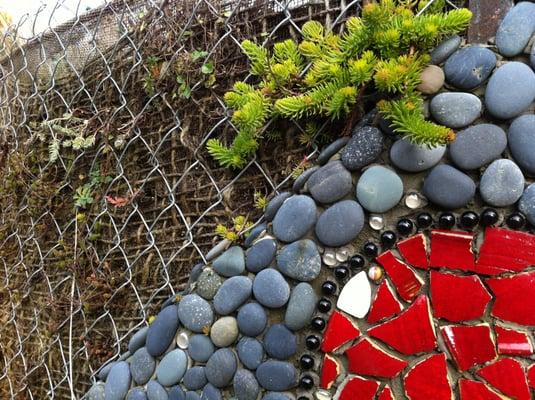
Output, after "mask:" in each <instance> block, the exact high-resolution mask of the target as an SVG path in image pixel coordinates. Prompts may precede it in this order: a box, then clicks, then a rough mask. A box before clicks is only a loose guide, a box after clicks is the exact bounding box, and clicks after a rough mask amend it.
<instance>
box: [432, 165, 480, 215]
mask: <svg viewBox="0 0 535 400" xmlns="http://www.w3.org/2000/svg"><path fill="white" fill-rule="evenodd" d="M475 192H476V185H475V183H474V181H473V180H472V179H471V178H470V177H469V176H468V175H466V174H464V173H462V172H461V171H459V170H458V169H455V168H453V167H451V166H449V165H437V166H436V167H435V168H433V169H432V170H431V172H430V173H429V175H428V176H427V178H425V181H424V186H423V193H424V195H425V196H427V198H428V199H429V200H431V201H432V202H433V203H435V204H437V205H439V206H441V207H444V208H445V209H448V210H449V209H455V208H461V207H464V206H466V205H467V204H468V203H469V202H470V200H472V198H473V197H474V194H475Z"/></svg>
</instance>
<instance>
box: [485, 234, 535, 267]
mask: <svg viewBox="0 0 535 400" xmlns="http://www.w3.org/2000/svg"><path fill="white" fill-rule="evenodd" d="M534 264H535V235H532V234H529V233H525V232H518V231H512V230H509V229H503V228H487V229H486V230H485V241H484V242H483V245H482V246H481V248H480V249H479V258H478V260H477V267H476V271H477V272H479V273H481V274H486V275H498V274H501V273H503V272H508V271H513V272H521V271H523V270H524V269H526V268H527V267H529V266H530V265H534Z"/></svg>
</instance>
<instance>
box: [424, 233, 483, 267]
mask: <svg viewBox="0 0 535 400" xmlns="http://www.w3.org/2000/svg"><path fill="white" fill-rule="evenodd" d="M473 238H474V235H473V234H471V233H467V232H458V231H440V230H434V231H431V256H430V259H429V265H430V266H431V267H432V268H441V267H442V268H449V269H458V270H461V271H474V270H475V260H474V253H473V251H472V240H473Z"/></svg>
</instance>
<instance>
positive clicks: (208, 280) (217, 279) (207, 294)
mask: <svg viewBox="0 0 535 400" xmlns="http://www.w3.org/2000/svg"><path fill="white" fill-rule="evenodd" d="M222 283H223V278H221V276H219V275H218V274H217V273H216V272H215V271H214V270H213V269H212V268H205V269H204V271H202V272H201V275H200V276H199V279H197V283H196V284H195V293H197V294H198V295H199V296H201V297H203V298H205V299H206V300H212V299H213V298H214V296H215V295H216V293H217V291H218V290H219V288H220V287H221V284H222Z"/></svg>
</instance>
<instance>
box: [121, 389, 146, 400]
mask: <svg viewBox="0 0 535 400" xmlns="http://www.w3.org/2000/svg"><path fill="white" fill-rule="evenodd" d="M126 400H147V394H146V393H145V390H143V388H138V387H137V388H133V389H132V390H130V391H129V392H128V395H127V396H126Z"/></svg>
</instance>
